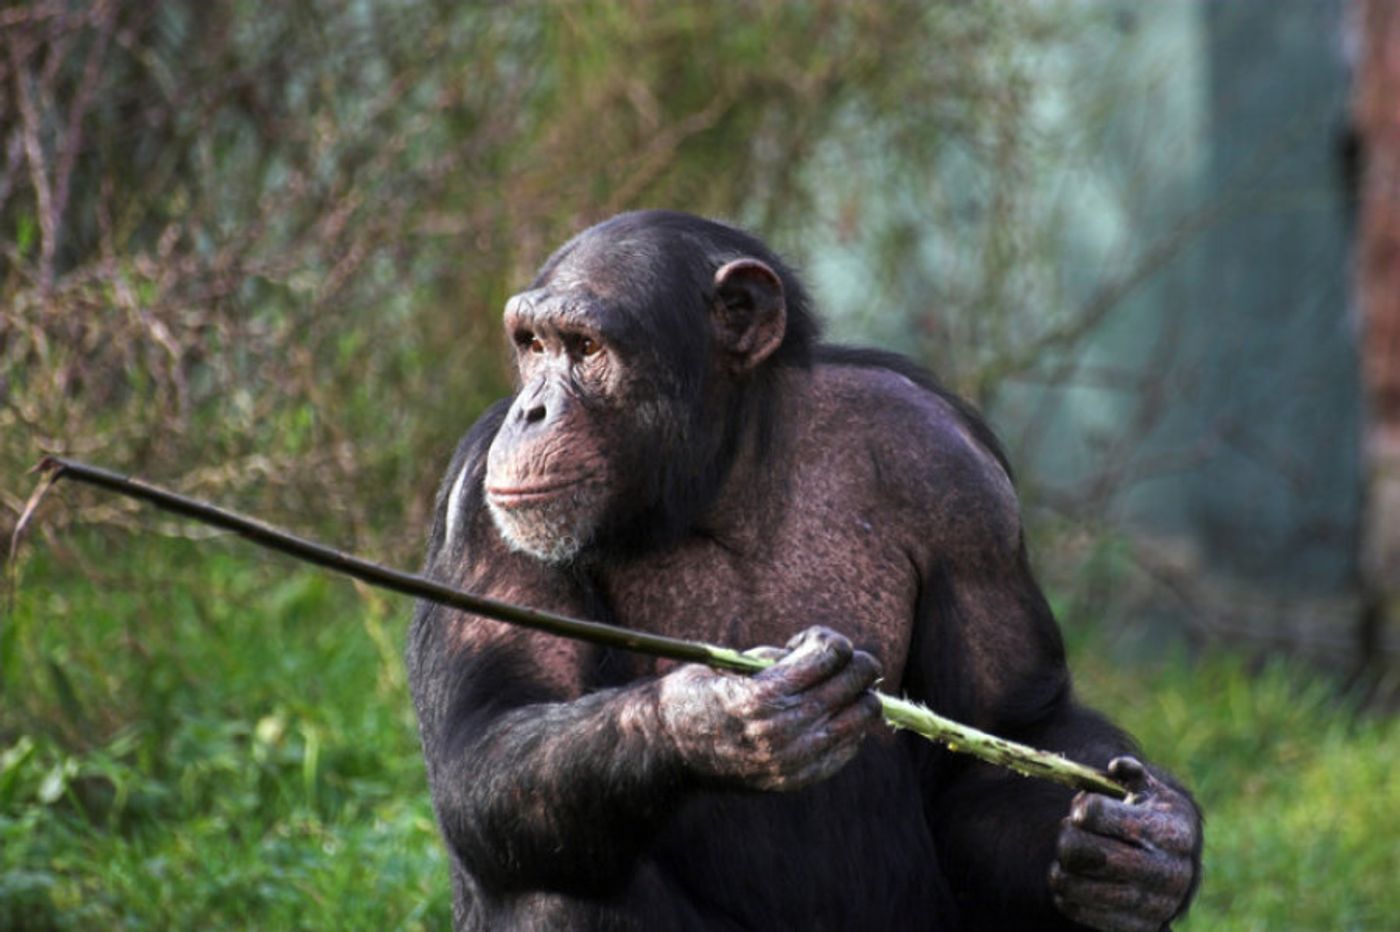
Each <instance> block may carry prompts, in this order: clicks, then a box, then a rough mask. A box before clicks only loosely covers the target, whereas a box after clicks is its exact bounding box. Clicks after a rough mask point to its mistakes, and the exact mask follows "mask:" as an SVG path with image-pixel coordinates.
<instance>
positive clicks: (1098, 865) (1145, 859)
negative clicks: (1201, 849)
mask: <svg viewBox="0 0 1400 932" xmlns="http://www.w3.org/2000/svg"><path fill="white" fill-rule="evenodd" d="M1055 856H1056V865H1057V866H1058V867H1060V868H1062V869H1063V871H1064V872H1065V873H1066V874H1070V875H1073V876H1078V877H1085V878H1089V879H1093V880H1102V881H1108V882H1113V883H1122V884H1127V885H1129V886H1133V887H1135V888H1138V889H1142V890H1147V891H1151V892H1155V893H1162V894H1165V895H1168V896H1176V897H1178V898H1179V897H1180V896H1181V895H1182V894H1184V893H1185V892H1186V888H1187V887H1188V886H1190V883H1191V872H1190V870H1189V862H1187V861H1186V860H1184V859H1182V858H1178V857H1176V856H1174V855H1168V854H1163V853H1162V852H1160V851H1152V850H1149V849H1146V848H1139V847H1136V846H1135V845H1130V844H1127V843H1125V842H1121V841H1115V840H1114V839H1111V838H1105V837H1104V836H1102V835H1092V834H1090V833H1088V832H1086V831H1084V830H1082V829H1079V828H1076V827H1075V826H1074V825H1065V826H1063V827H1062V828H1061V829H1060V835H1059V837H1058V838H1057V839H1056V841H1055Z"/></svg>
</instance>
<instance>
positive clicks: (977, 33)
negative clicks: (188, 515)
mask: <svg viewBox="0 0 1400 932" xmlns="http://www.w3.org/2000/svg"><path fill="white" fill-rule="evenodd" d="M1397 191H1400V4H1395V3H1392V2H1389V0H1289V2H1278V3H1232V4H1226V3H1211V2H1206V0H1195V2H1188V0H1181V2H1176V3H1165V4H1141V3H1136V2H1114V0H1101V2H1090V0H1041V2H1036V3H1026V4H1009V3H995V2H980V0H961V2H952V0H946V2H935V3H926V2H919V3H915V2H899V0H895V2H885V3H880V4H874V3H870V4H851V3H841V2H836V0H806V2H789V3H774V4H760V3H728V2H726V3H701V2H688V0H687V2H656V0H633V2H611V3H596V4H556V5H549V4H523V5H519V6H509V5H504V4H493V3H462V2H458V0H394V2H369V0H352V2H331V0H290V2H285V3H280V4H263V3H251V2H246V0H214V2H207V0H185V2H176V0H168V2H160V3H139V2H134V0H124V2H122V0H106V2H101V0H99V2H93V3H86V2H79V0H52V2H50V0H34V2H29V3H20V4H19V5H15V4H13V3H6V4H3V5H0V532H3V535H4V537H5V539H6V540H8V539H9V537H10V535H11V532H12V531H13V528H14V526H15V523H16V520H17V518H18V516H19V514H20V512H21V511H22V510H23V508H24V504H25V501H26V499H27V498H28V497H29V494H30V492H31V491H32V489H33V487H34V484H35V477H33V476H30V475H26V471H27V470H28V469H29V468H30V467H31V466H32V465H33V464H34V463H35V462H36V461H37V460H38V459H39V458H40V457H41V456H42V455H43V454H44V453H48V452H53V453H61V454H65V455H70V456H74V457H78V458H82V459H87V460H89V461H92V462H95V463H98V464H102V465H105V466H108V467H111V468H114V469H118V470H123V471H129V472H135V473H139V474H141V475H142V476H144V477H147V478H150V479H153V480H156V481H159V482H162V483H165V484H168V485H172V486H174V487H177V488H179V489H181V490H182V491H185V492H187V493H189V494H193V495H197V496H201V497H205V498H209V499H212V500H215V501H217V502H219V503H222V504H225V505H228V506H232V507H236V508H240V509H245V510H249V511H252V512H254V513H256V514H258V515H260V516H261V517H263V518H264V519H266V520H268V521H270V522H272V523H275V524H279V525H282V526H285V527H288V528H291V529H294V530H296V531H298V532H300V533H303V534H306V535H308V536H312V537H315V538H318V539H321V540H324V541H326V542H328V543H332V544H334V545H338V546H342V547H345V548H352V549H355V550H357V551H358V552H360V553H362V554H364V555H366V556H369V557H372V558H376V559H379V560H382V561H384V562H387V563H391V564H395V565H399V566H404V567H414V566H416V565H417V562H418V561H419V559H421V552H422V547H423V544H424V541H425V538H426V533H427V523H428V519H429V508H430V506H431V502H432V494H433V491H434V489H435V486H436V482H437V478H438V476H439V475H440V473H441V470H442V469H443V468H444V466H445V463H446V460H447V456H448V454H449V453H450V451H451V449H452V447H453V445H454V444H455V442H456V440H457V438H458V437H459V436H460V434H461V433H462V432H463V431H464V430H465V429H466V427H467V426H468V425H469V424H470V423H471V422H472V421H473V420H474V418H475V417H476V416H477V414H478V413H479V412H480V411H481V410H482V409H483V408H484V407H485V406H486V405H487V404H488V403H489V402H490V401H491V400H493V399H495V398H497V397H499V396H501V395H502V394H504V393H506V392H507V391H508V390H509V377H508V372H507V369H506V359H507V356H506V353H505V342H504V338H503V337H502V336H501V334H500V332H499V329H500V328H499V317H500V312H501V306H502V304H503V302H504V299H505V298H506V297H507V296H508V295H510V294H511V293H513V292H514V291H516V290H518V289H519V288H521V287H522V286H523V285H524V283H526V282H527V281H528V279H529V278H530V276H531V273H532V270H533V269H534V268H535V267H536V266H537V265H538V264H539V263H540V261H541V260H542V259H543V258H544V257H545V256H546V255H547V254H548V253H549V252H550V250H551V249H552V248H554V247H555V246H557V245H559V244H560V243H561V242H562V241H563V240H564V239H565V238H567V237H568V236H569V235H571V234H572V233H573V232H576V231H577V230H579V229H581V228H582V227H584V226H585V225H587V224H590V223H592V222H595V221H597V220H600V219H603V218H605V217H607V216H609V215H610V214H612V213H615V212H617V211H620V210H624V209H630V208H636V207H671V208H677V209H683V210H688V211H692V212H695V213H701V214H706V215H710V216H716V217H720V218H724V219H728V220H731V221H734V222H737V223H740V224H742V225H745V226H747V227H749V228H751V229H752V230H754V231H755V232H757V233H759V234H760V235H761V236H763V237H764V238H765V239H767V240H768V241H769V242H771V243H772V244H774V245H775V246H776V247H777V248H779V249H780V250H781V251H782V252H783V253H784V254H785V255H786V256H788V257H789V258H790V259H791V260H792V261H793V262H794V263H795V264H796V265H798V266H799V267H800V268H801V269H802V270H803V271H804V273H805V275H806V277H807V279H808V280H809V282H810V284H811V285H812V287H813V289H814V291H815V293H816V294H817V296H818V299H819V303H820V305H821V307H822V309H823V312H824V314H825V316H826V319H827V321H828V329H829V333H830V335H831V336H833V337H834V338H838V339H841V340H847V341H855V342H863V343H871V344H877V345H880V346H883V347H887V348H890V349H894V350H897V351H899V352H903V353H907V354H909V355H911V356H913V357H915V358H917V359H919V360H920V361H922V362H924V363H925V364H927V365H929V366H930V367H932V368H933V369H934V370H935V371H936V372H937V373H938V374H939V376H940V377H941V378H942V380H943V381H944V382H945V383H946V384H948V385H949V386H950V387H952V388H954V389H956V390H957V391H958V392H960V393H962V394H964V395H965V396H966V397H968V398H969V399H971V400H973V401H974V402H975V403H976V404H977V405H979V406H980V407H981V408H982V409H983V410H984V412H985V413H986V414H987V416H988V418H989V420H990V421H991V423H992V425H993V426H994V428H995V429H996V430H997V432H998V433H999V434H1000V435H1001V437H1002V438H1003V439H1004V441H1005V442H1006V444H1007V446H1008V448H1009V451H1010V455H1011V459H1012V461H1013V463H1014V464H1015V466H1016V468H1017V471H1018V476H1019V485H1020V489H1021V494H1022V497H1023V503H1024V507H1025V515H1026V520H1027V523H1028V527H1029V528H1030V533H1031V536H1032V552H1033V554H1034V555H1035V558H1036V562H1037V567H1038V570H1039V573H1040V575H1041V577H1042V579H1043V580H1044V581H1045V584H1046V588H1047V590H1048V592H1049V594H1050V596H1051V599H1052V602H1053V603H1054V604H1055V605H1056V607H1057V609H1058V611H1059V614H1060V617H1061V620H1062V623H1063V625H1064V627H1065V630H1066V636H1067V638H1068V640H1069V642H1070V646H1071V649H1072V653H1073V660H1072V662H1073V666H1074V668H1075V670H1076V674H1077V681H1078V684H1079V690H1080V692H1081V694H1082V695H1083V697H1084V698H1085V699H1086V700H1087V701H1089V702H1091V703H1093V704H1095V705H1098V706H1100V707H1103V708H1105V709H1107V710H1109V711H1111V712H1112V714H1113V715H1114V716H1115V717H1116V718H1118V719H1119V720H1120V721H1122V722H1123V723H1125V724H1126V725H1127V726H1128V727H1129V728H1130V729H1131V730H1133V731H1134V732H1135V733H1136V734H1138V736H1139V737H1140V738H1141V739H1142V741H1143V744H1144V746H1145V747H1146V748H1147V749H1148V750H1149V752H1150V754H1151V755H1152V756H1153V757H1154V758H1155V759H1157V760H1159V761H1161V762H1162V763H1164V764H1165V765H1167V766H1168V767H1170V768H1171V769H1173V770H1175V771H1176V772H1177V773H1178V774H1180V775H1181V776H1182V777H1183V778H1184V779H1185V780H1186V781H1187V782H1189V783H1190V784H1191V785H1193V786H1194V787H1195V788H1196V789H1197V791H1198V794H1199V796H1200V798H1201V801H1202V803H1203V805H1204V807H1205V809H1206V812H1207V816H1208V829H1207V853H1206V859H1207V860H1206V877H1205V883H1204V886H1203V888H1202V892H1201V897H1200V900H1199V905H1198V907H1197V909H1196V910H1195V912H1194V913H1193V915H1192V916H1191V917H1190V918H1189V919H1188V920H1186V921H1184V922H1182V923H1180V925H1179V927H1180V928H1182V929H1275V928H1291V929H1299V928H1317V929H1372V928H1375V929H1380V928H1393V927H1394V926H1393V922H1394V917H1395V916H1396V915H1397V914H1400V888H1397V885H1396V884H1395V878H1396V877H1397V876H1400V831H1397V823H1396V813H1397V812H1400V781H1396V780H1395V778H1394V774H1395V772H1396V771H1397V770H1400V723H1398V722H1397V719H1396V717H1395V716H1394V715H1393V710H1394V708H1395V699H1396V697H1397V694H1400V620H1398V619H1397V611H1396V608H1397V603H1400V599H1397V593H1400V197H1397ZM6 577H7V581H6V585H5V592H4V603H3V605H0V612H3V614H0V928H25V929H28V928H36V929H42V928H114V927H154V928H168V927H174V928H184V927H208V926H215V927H259V928H284V927H286V928H332V927H333V928H367V929H369V928H372V929H389V928H407V929H417V928H441V927H444V926H446V925H447V924H448V913H449V898H448V889H447V873H446V867H445V864H444V862H443V854H442V851H441V848H440V845H439V842H438V840H437V836H436V831H435V828H434V825H433V822H432V816H431V811H430V808H429V806H428V800H427V793H426V789H425V782H424V777H423V773H422V766H421V763H420V758H419V754H418V749H417V739H416V732H415V728H414V723H413V718H412V713H411V709H410V706H409V701H408V697H407V693H406V691H405V686H404V673H403V668H402V661H401V658H400V651H401V640H402V636H403V631H404V627H405V624H406V622H407V618H408V615H409V613H410V606H409V605H408V604H407V603H406V602H405V601H403V600H399V599H397V598H391V597H388V596H385V595H383V594H381V593H376V592H373V591H370V590H368V589H364V588H359V587H356V586H353V585H351V584H349V583H346V582H343V581H340V580H336V579H330V578H327V577H326V576H324V575H322V574H320V573H317V572H314V571H311V570H309V569H307V568H305V567H302V566H298V565H294V564H291V563H290V562H288V561H286V560H283V559H280V558H276V557H273V556H270V555H268V554H267V553H264V552H260V551H257V550H255V549H253V548H252V547H251V546H249V545H247V544H243V543H240V542H238V541H236V540H230V539H229V538H228V537H227V536H223V535H218V534H212V533H210V532H209V531H208V529H206V528H202V527H196V526H191V525H189V524H187V523H184V522H178V521H172V520H170V519H169V518H167V517H165V516H163V515H161V514H159V513H156V512H154V511H151V510H149V509H145V508H141V507H139V506H135V505H133V504H132V503H130V502H127V501H124V500H120V499H117V498H114V497H112V496H104V495H101V494H97V493H90V492H87V491H84V490H82V489H80V488H77V487H72V486H66V485H64V486H60V487H59V488H58V489H57V490H56V491H55V492H54V493H53V494H51V495H50V496H49V498H48V499H46V500H45V502H44V504H43V506H42V508H41V509H40V510H39V511H38V513H37V515H36V516H35V519H34V522H33V525H32V526H31V527H30V529H29V531H28V532H27V535H26V540H25V542H24V543H23V545H22V546H21V547H20V548H19V549H18V551H17V553H16V555H15V556H14V557H13V558H12V559H11V561H10V562H9V564H8V566H7V568H6Z"/></svg>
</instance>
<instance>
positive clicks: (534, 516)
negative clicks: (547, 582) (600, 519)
mask: <svg viewBox="0 0 1400 932" xmlns="http://www.w3.org/2000/svg"><path fill="white" fill-rule="evenodd" d="M486 504H487V507H488V508H489V509H490V510H491V520H493V521H494V522H495V523H496V530H497V531H499V532H500V533H501V537H502V538H503V539H504V540H505V542H506V543H507V544H508V545H509V546H510V549H512V550H514V551H516V552H518V553H527V554H529V555H530V556H532V557H534V558H535V559H536V560H540V561H542V562H544V563H555V564H560V563H569V562H572V561H573V559H574V558H575V557H577V556H578V555H579V551H581V550H582V549H583V545H584V544H585V543H587V541H588V538H589V536H590V531H591V525H590V524H589V523H588V522H586V521H584V520H583V517H582V516H583V514H585V513H587V511H588V509H587V508H582V507H580V505H581V503H580V502H578V501H576V500H574V499H573V496H569V497H568V499H567V500H562V501H561V500H554V501H550V502H546V503H544V504H542V505H538V506H535V507H531V508H525V509H509V508H498V507H496V504H495V503H494V502H492V501H491V499H490V496H487V500H486Z"/></svg>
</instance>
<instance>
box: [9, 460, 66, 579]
mask: <svg viewBox="0 0 1400 932" xmlns="http://www.w3.org/2000/svg"><path fill="white" fill-rule="evenodd" d="M64 466H65V464H64V462H63V460H61V459H59V458H58V457H56V456H45V457H44V458H43V459H41V460H39V462H37V463H35V464H34V468H33V469H30V470H29V473H28V475H31V476H32V475H34V474H35V473H38V474H39V477H40V478H39V484H38V485H37V486H35V487H34V491H33V492H31V493H30V495H29V500H28V501H27V502H25V503H24V509H23V510H22V511H20V513H19V520H18V521H16V522H15V530H14V533H13V534H11V535H10V553H9V559H10V560H11V561H12V562H13V561H14V559H15V557H16V555H18V553H19V542H20V539H21V538H22V537H23V535H24V531H25V529H26V528H27V527H29V521H30V519H31V518H33V517H34V512H36V511H38V510H39V503H40V502H42V501H43V500H44V496H45V495H46V494H48V491H49V489H51V488H53V484H54V483H55V482H57V481H58V478H59V476H61V475H63V470H64Z"/></svg>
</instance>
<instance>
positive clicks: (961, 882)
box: [910, 538, 1201, 930]
mask: <svg viewBox="0 0 1400 932" xmlns="http://www.w3.org/2000/svg"><path fill="white" fill-rule="evenodd" d="M973 540H975V538H964V541H963V548H964V549H963V550H962V551H961V552H959V551H958V550H957V549H954V550H952V551H951V552H950V553H949V554H948V558H947V559H945V560H944V561H942V562H941V563H940V564H939V565H938V566H936V567H934V568H933V569H932V570H931V571H930V572H929V573H928V574H927V576H926V578H925V593H924V600H923V602H924V604H923V605H922V606H921V609H922V611H924V612H926V613H927V614H928V617H925V618H922V619H920V620H919V621H918V622H917V624H918V625H919V629H918V631H917V632H916V635H915V644H914V650H913V652H911V657H910V667H911V674H912V679H913V680H914V681H915V683H914V685H915V687H916V688H917V690H918V691H920V692H923V693H925V695H926V698H927V699H928V700H929V701H930V703H931V704H932V705H933V707H934V708H936V709H939V710H940V711H943V712H945V713H946V714H948V715H950V716H952V717H954V718H958V719H961V720H965V721H969V722H972V723H974V724H976V725H977V726H978V727H981V728H983V729H985V730H988V731H991V732H993V733H995V734H998V735H1003V736H1005V737H1008V738H1011V739H1013V740H1017V741H1022V742H1025V743H1027V744H1030V745H1033V746H1036V747H1041V748H1045V749H1048V750H1052V751H1060V752H1063V753H1064V754H1066V755H1067V756H1068V757H1070V758H1072V759H1074V760H1078V761H1081V762H1083V763H1086V764H1089V765H1092V766H1095V767H1105V766H1107V765H1108V764H1109V763H1110V761H1112V760H1114V759H1115V758H1118V757H1121V756H1123V755H1128V754H1132V753H1134V748H1133V744H1132V741H1131V739H1129V738H1128V737H1127V736H1126V735H1125V734H1124V733H1123V732H1122V731H1120V730H1119V729H1117V728H1116V727H1114V726H1113V725H1112V724H1110V723H1109V722H1108V721H1107V720H1106V719H1104V718H1103V717H1102V716H1100V715H1098V714H1097V713H1095V712H1092V711H1090V710H1088V709H1085V708H1082V707H1080V706H1077V705H1076V704H1075V703H1074V702H1073V699H1072V697H1071V691H1070V679H1069V673H1068V670H1067V669H1066V666H1065V658H1064V649H1063V645H1062V642H1061V639H1060V634H1059V630H1058V627H1057V626H1056V624H1055V620H1054V618H1053V616H1052V614H1051V612H1050V609H1049V606H1048V605H1047V604H1046V602H1045V600H1044V598H1043V596H1042V595H1041V593H1040V590H1039V588H1038V587H1037V586H1036V583H1035V581H1034V579H1033V578H1032V577H1031V574H1030V570H1029V567H1028V565H1027V561H1026V558H1025V553H1024V549H1023V548H1022V547H1021V546H1020V544H1019V541H1018V542H1017V544H1016V545H1015V547H1014V549H1013V548H1007V549H1006V550H1001V552H998V550H1000V548H996V547H993V546H991V544H992V543H994V542H991V541H983V542H982V543H983V544H984V545H986V547H985V549H982V551H981V552H974V550H973V547H972V546H970V542H972V541H973ZM1008 551H1009V552H1008ZM944 766H945V767H946V768H947V769H945V770H944V771H943V777H942V779H940V780H938V781H937V782H936V783H935V785H932V786H930V787H929V793H930V795H931V797H932V798H931V799H930V805H929V806H928V807H927V809H928V811H929V812H934V813H938V814H939V815H938V822H937V824H933V825H931V829H932V831H933V832H934V835H935V839H936V842H937V844H938V846H939V849H940V853H941V854H942V855H943V863H944V864H945V865H946V866H947V868H948V873H949V880H950V883H951V885H952V887H953V889H954V890H955V891H957V892H958V894H959V895H960V896H961V898H962V899H963V902H964V906H965V909H966V911H967V915H966V918H967V919H968V921H969V922H970V923H973V924H974V925H976V924H979V923H983V922H985V923H987V925H988V926H989V927H992V928H1016V927H1031V926H1034V927H1035V928H1055V927H1057V926H1063V927H1066V928H1072V927H1074V925H1073V923H1072V922H1070V919H1069V918H1067V917H1073V918H1074V919H1076V920H1079V921H1082V922H1084V923H1086V924H1091V925H1093V926H1094V927H1096V928H1100V929H1114V930H1117V929H1122V930H1132V929H1139V928H1141V929H1158V928H1161V926H1162V924H1163V923H1164V922H1165V921H1166V920H1168V919H1169V918H1171V917H1172V916H1173V915H1174V914H1177V913H1179V912H1180V911H1181V910H1183V909H1184V908H1185V906H1186V905H1187V904H1188V903H1189V901H1190V895H1191V892H1192V891H1193V890H1194V886H1195V882H1196V878H1197V877H1198V875H1199V869H1200V839H1201V833H1200V816H1199V812H1198V811H1197V809H1196V807H1195V804H1194V802H1192V800H1191V798H1190V796H1189V794H1187V793H1186V792H1185V791H1184V790H1183V789H1181V788H1180V787H1179V786H1177V785H1176V784H1175V783H1174V782H1173V781H1171V778H1170V777H1168V776H1166V775H1165V774H1163V773H1160V772H1158V771H1151V774H1152V776H1151V777H1148V776H1147V775H1146V774H1144V775H1143V776H1142V778H1141V779H1138V780H1135V785H1134V787H1133V789H1134V790H1135V791H1140V792H1142V793H1143V794H1144V799H1142V800H1140V801H1139V802H1138V803H1136V804H1134V805H1131V806H1128V807H1122V806H1121V805H1120V804H1118V803H1114V802H1112V801H1111V800H1108V799H1107V798H1106V797H1101V796H1097V795H1081V796H1080V797H1078V798H1073V799H1072V797H1073V794H1072V792H1071V791H1070V790H1068V789H1065V788H1063V787H1060V786H1058V785H1055V784H1051V783H1047V782H1044V781H1039V780H1029V779H1026V778H1024V777H1020V776H1017V775H1015V774H1012V773H1010V772H1008V771H1005V770H1001V769H999V768H994V767H991V766H989V765H985V764H980V763H970V762H966V761H963V760H958V761H953V762H950V761H944ZM1122 766H1124V767H1125V768H1127V769H1125V770H1123V773H1124V774H1128V773H1130V771H1131V770H1132V768H1131V766H1130V765H1126V764H1125V765H1122ZM1148 780H1150V781H1151V787H1150V790H1149V787H1148V782H1147V781H1148ZM1159 780H1160V782H1158V781H1159ZM1072 803H1073V805H1072ZM1109 803H1112V806H1113V807H1115V808H1113V810H1112V812H1107V811H1104V810H1102V806H1103V805H1104V804H1109ZM1120 814H1121V815H1122V816H1123V817H1124V818H1126V820H1127V822H1123V821H1122V820H1121V819H1120V820H1119V821H1120V824H1114V823H1113V817H1117V816H1119V815H1120ZM1128 823H1131V824H1128ZM1052 876H1053V877H1054V881H1053V889H1052V880H1051V878H1052ZM1057 906H1058V909H1057Z"/></svg>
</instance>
